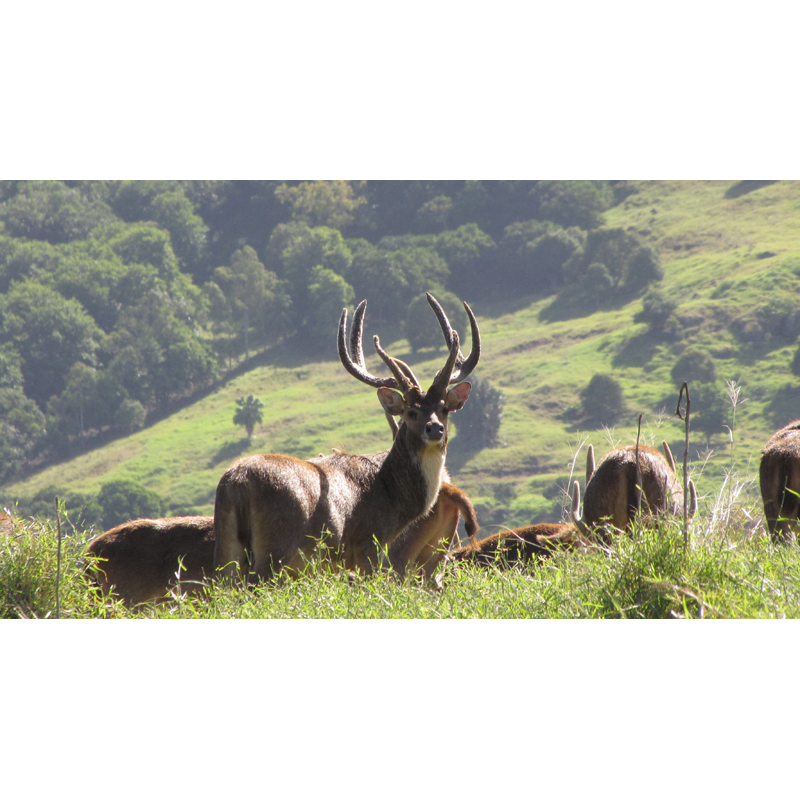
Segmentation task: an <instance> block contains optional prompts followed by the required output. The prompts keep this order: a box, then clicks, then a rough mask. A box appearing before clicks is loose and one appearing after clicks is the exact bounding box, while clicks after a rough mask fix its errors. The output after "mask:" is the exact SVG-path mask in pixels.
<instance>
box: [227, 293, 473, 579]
mask: <svg viewBox="0 0 800 800" xmlns="http://www.w3.org/2000/svg"><path fill="white" fill-rule="evenodd" d="M430 300H431V298H430V297H429V301H430ZM431 305H432V307H433V306H434V305H435V306H438V304H436V303H435V300H434V301H433V302H432V303H431ZM365 308H366V302H365V301H364V302H362V303H361V304H359V308H358V309H357V311H356V323H355V324H354V334H353V336H352V337H351V349H352V350H354V352H355V353H356V355H355V358H351V357H350V355H349V353H348V352H347V347H346V344H345V339H346V326H347V312H346V311H344V312H343V313H342V317H341V320H340V322H339V354H340V358H341V360H342V363H343V364H344V366H345V368H346V369H347V370H348V371H349V372H350V373H351V374H352V375H354V376H355V377H357V378H358V379H359V380H361V381H363V382H365V383H368V384H369V385H371V386H373V387H376V388H377V389H378V397H379V399H380V401H381V404H382V406H383V408H384V411H385V412H386V413H388V414H390V415H392V416H397V417H399V418H400V425H399V429H398V432H397V435H396V436H395V439H394V443H393V444H392V447H391V449H390V450H389V451H388V453H387V454H386V455H385V457H384V458H383V459H382V461H381V462H380V463H379V462H378V459H377V458H376V457H370V456H360V455H352V454H347V453H338V452H337V453H333V454H332V455H330V456H323V457H321V458H316V459H311V460H310V461H302V460H301V459H298V458H294V457H292V456H288V455H281V454H274V453H269V454H265V455H257V456H250V457H248V458H243V459H240V460H239V461H237V462H235V463H234V464H233V465H232V466H231V467H230V468H229V469H228V470H227V471H226V472H225V474H224V475H223V476H222V478H221V480H220V482H219V485H218V486H217V493H216V499H215V505H214V520H215V526H216V537H217V539H216V546H215V553H214V565H215V567H216V568H217V569H218V570H220V571H221V572H222V575H223V577H226V578H233V577H235V576H236V575H237V574H239V575H241V576H247V578H248V579H252V578H256V579H270V578H272V577H273V576H274V575H275V574H276V573H277V572H278V571H279V570H281V569H284V568H286V569H289V570H292V571H294V570H296V569H298V568H299V567H300V566H301V564H302V563H303V561H304V560H305V559H307V558H309V557H310V556H311V554H312V553H313V552H314V551H315V550H316V549H317V547H318V546H319V545H323V546H324V548H325V550H326V554H327V556H328V557H329V558H330V559H331V561H333V562H335V563H337V564H338V565H341V566H344V567H345V568H346V569H356V570H359V571H360V572H363V573H365V574H368V573H370V572H372V571H373V570H374V569H375V568H376V567H377V565H378V562H379V560H380V558H381V550H382V549H383V548H384V547H386V546H388V545H389V544H390V543H391V542H392V541H393V540H394V539H395V538H396V537H397V536H398V534H400V533H401V531H403V529H405V528H406V527H407V526H408V525H410V524H411V523H413V522H414V521H415V520H416V519H418V518H419V517H421V516H424V515H426V514H427V513H428V512H429V511H430V510H431V508H432V507H433V504H434V502H435V501H436V497H437V495H438V493H439V488H440V486H441V482H442V472H443V468H444V461H445V455H446V452H447V419H448V414H449V413H450V412H451V411H457V410H458V409H459V408H461V407H462V406H463V404H464V403H465V402H466V399H467V397H468V396H469V391H470V388H471V387H470V384H469V383H459V384H458V385H457V386H454V387H453V388H451V389H448V388H447V387H448V385H449V383H451V382H454V380H451V378H454V376H455V375H457V376H458V379H460V378H461V377H464V376H465V374H468V372H467V370H466V369H462V368H460V366H459V365H461V364H464V363H468V364H469V369H470V370H471V369H472V368H473V367H474V365H475V364H476V363H477V354H478V353H479V348H480V336H479V333H478V330H477V323H475V322H474V317H472V316H471V320H472V324H473V354H474V357H473V355H471V356H470V358H469V359H467V361H466V362H465V361H464V359H463V356H462V355H461V352H460V349H459V340H458V334H457V333H455V332H454V331H452V330H450V329H449V325H448V326H447V329H446V327H445V322H444V321H442V320H441V319H440V323H441V324H442V329H443V331H444V332H445V338H446V340H447V341H448V346H449V350H450V353H449V355H448V359H447V363H446V364H445V366H444V367H443V369H442V370H441V371H440V373H439V374H437V377H436V378H434V381H433V383H432V384H431V387H430V388H429V389H428V391H427V392H425V391H423V390H422V389H421V388H420V386H419V384H418V382H417V381H416V379H415V378H413V373H411V370H410V368H409V367H408V366H407V365H406V364H403V363H402V362H399V361H398V360H396V359H392V358H391V357H390V356H388V355H387V354H386V353H384V352H383V350H382V349H381V348H380V344H379V341H378V337H374V341H375V348H376V350H377V351H378V354H379V355H380V356H381V358H382V359H383V360H384V362H385V363H386V364H387V366H388V367H389V368H390V370H391V372H392V373H393V376H394V377H392V378H389V379H382V378H377V377H375V376H373V375H370V374H369V373H367V372H366V369H365V367H364V365H363V354H362V353H361V344H360V338H361V332H360V331H361V328H360V325H361V320H363V314H364V310H365ZM467 308H468V307H467ZM434 310H436V308H434ZM442 313H443V312H442ZM469 314H470V315H471V312H469ZM437 316H438V313H437ZM445 321H446V320H445ZM454 368H455V373H454ZM396 389H400V391H396Z"/></svg>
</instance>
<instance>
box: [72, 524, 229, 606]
mask: <svg viewBox="0 0 800 800" xmlns="http://www.w3.org/2000/svg"><path fill="white" fill-rule="evenodd" d="M86 552H87V554H88V555H89V556H91V557H92V558H90V559H89V560H88V562H89V563H88V564H87V568H86V571H87V575H88V576H89V577H90V579H91V580H92V582H93V583H94V584H95V585H97V586H99V587H100V589H101V590H102V592H103V594H104V595H108V594H113V595H114V596H116V597H119V598H120V599H121V600H122V601H123V602H124V603H125V605H127V606H132V605H136V604H137V603H144V602H147V601H148V600H156V599H159V598H162V597H164V596H165V595H166V594H167V593H168V592H169V590H170V588H172V587H174V586H177V585H178V584H180V590H181V591H183V592H186V593H188V594H197V593H199V592H201V591H202V588H203V587H202V585H201V581H204V580H206V579H209V578H211V576H212V575H213V574H214V519H213V517H170V518H168V519H135V520H132V521H131V522H125V523H123V524H122V525H117V526H116V527H115V528H111V530H109V531H106V532H105V533H103V534H101V535H100V536H98V537H97V538H95V539H92V541H91V542H89V545H88V547H87V549H86ZM179 559H182V561H181V563H182V565H183V569H182V570H181V573H180V581H179V580H178V577H177V576H176V574H175V573H176V572H177V571H178V568H179Z"/></svg>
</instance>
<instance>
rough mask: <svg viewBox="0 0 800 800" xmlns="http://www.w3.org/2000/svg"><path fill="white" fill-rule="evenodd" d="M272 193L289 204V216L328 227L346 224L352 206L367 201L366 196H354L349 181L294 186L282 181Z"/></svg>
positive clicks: (309, 223)
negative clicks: (290, 210)
mask: <svg viewBox="0 0 800 800" xmlns="http://www.w3.org/2000/svg"><path fill="white" fill-rule="evenodd" d="M363 186H364V182H363V181H362V182H361V183H360V184H358V188H359V189H361V188H363ZM275 195H276V197H278V199H279V200H280V201H281V203H288V204H289V205H290V206H291V209H292V219H294V220H299V221H302V222H305V223H307V224H308V225H312V226H319V225H323V226H327V227H330V228H344V227H346V226H347V225H349V224H350V223H351V222H352V221H353V219H354V212H355V211H356V209H358V207H359V206H362V205H364V203H366V202H367V198H366V197H356V196H355V191H354V188H353V184H352V181H310V182H308V181H307V182H304V183H301V184H299V185H298V186H288V185H287V184H285V183H282V184H281V185H280V186H279V187H278V188H277V189H276V190H275Z"/></svg>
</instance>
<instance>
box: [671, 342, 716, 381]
mask: <svg viewBox="0 0 800 800" xmlns="http://www.w3.org/2000/svg"><path fill="white" fill-rule="evenodd" d="M671 375H672V380H673V382H674V384H675V386H682V385H683V383H684V381H686V382H688V383H689V384H690V385H691V384H693V383H714V381H716V379H717V366H716V364H715V363H714V359H713V358H712V356H711V354H710V353H708V352H707V351H706V350H702V349H701V348H699V347H689V348H687V349H686V350H685V351H684V353H683V355H682V356H681V357H680V358H679V359H678V360H677V361H676V362H675V366H673V368H672V372H671Z"/></svg>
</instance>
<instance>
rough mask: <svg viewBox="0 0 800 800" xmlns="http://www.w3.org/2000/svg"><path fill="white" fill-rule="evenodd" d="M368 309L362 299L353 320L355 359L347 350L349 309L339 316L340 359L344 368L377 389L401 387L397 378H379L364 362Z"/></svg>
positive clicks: (338, 342)
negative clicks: (368, 369) (363, 334)
mask: <svg viewBox="0 0 800 800" xmlns="http://www.w3.org/2000/svg"><path fill="white" fill-rule="evenodd" d="M366 310H367V301H366V300H362V301H361V302H360V303H359V304H358V307H357V308H356V313H355V316H354V320H353V333H352V336H351V337H350V346H351V348H352V350H353V352H354V353H355V360H353V357H352V356H351V355H350V353H349V352H348V350H347V309H346V308H343V309H342V316H341V317H340V318H339V336H338V338H337V345H338V347H339V359H340V361H341V362H342V364H343V366H344V368H345V369H346V370H347V371H348V372H349V373H350V374H351V375H352V376H353V377H354V378H358V380H360V381H361V382H362V383H366V384H367V385H368V386H373V387H375V388H376V389H380V388H381V387H384V386H385V387H387V388H389V389H399V388H400V384H399V383H398V381H397V378H379V377H378V376H377V375H373V374H372V373H370V372H368V371H367V368H366V366H365V363H364V350H363V348H362V347H361V335H362V332H363V330H364V312H365V311H366Z"/></svg>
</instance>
